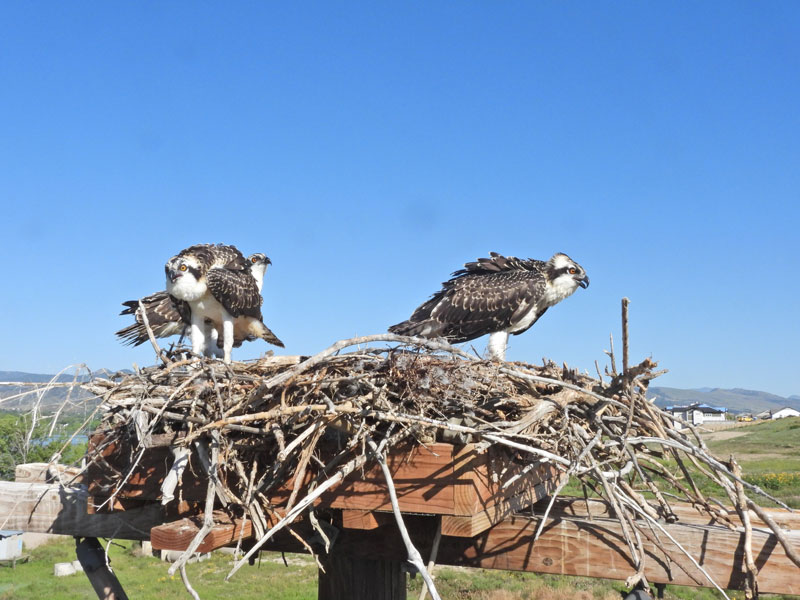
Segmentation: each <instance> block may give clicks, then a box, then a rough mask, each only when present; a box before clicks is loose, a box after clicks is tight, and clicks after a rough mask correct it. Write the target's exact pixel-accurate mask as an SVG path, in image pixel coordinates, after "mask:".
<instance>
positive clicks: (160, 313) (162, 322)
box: [115, 252, 272, 357]
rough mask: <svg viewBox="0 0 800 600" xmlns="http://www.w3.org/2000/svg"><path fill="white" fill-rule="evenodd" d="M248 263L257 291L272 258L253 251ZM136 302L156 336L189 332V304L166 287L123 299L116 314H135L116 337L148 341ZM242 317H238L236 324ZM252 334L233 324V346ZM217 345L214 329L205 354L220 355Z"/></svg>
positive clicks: (219, 338) (131, 341)
mask: <svg viewBox="0 0 800 600" xmlns="http://www.w3.org/2000/svg"><path fill="white" fill-rule="evenodd" d="M247 261H248V263H249V264H250V273H251V274H252V275H253V277H254V278H255V280H256V285H257V287H258V291H259V292H260V291H261V288H262V286H263V284H264V274H265V273H266V270H267V266H268V265H271V264H272V261H271V260H270V259H269V257H268V256H267V255H266V254H262V253H261V252H256V253H255V254H251V255H250V256H248V257H247ZM139 302H141V303H142V305H143V306H144V311H145V316H147V323H148V324H149V325H150V330H151V331H152V332H153V335H154V336H155V337H157V338H167V337H171V336H173V335H180V336H181V338H183V337H184V336H187V335H189V334H190V331H191V325H192V323H191V310H190V309H189V305H188V304H187V303H186V302H184V301H183V300H178V299H177V298H175V297H174V296H170V295H169V294H168V293H167V292H166V290H162V291H160V292H156V293H154V294H150V295H149V296H145V297H144V298H141V299H139V300H128V301H127V302H123V303H122V305H123V306H125V307H126V308H125V309H124V310H123V311H122V312H121V313H119V314H120V315H134V318H135V319H136V322H135V323H133V324H132V325H128V326H127V327H124V328H122V329H120V330H119V331H117V332H116V334H115V335H116V336H117V337H118V338H119V339H120V341H121V342H122V343H124V344H131V345H133V346H138V345H140V344H143V343H145V342H146V341H147V340H148V335H147V328H146V327H145V325H144V321H145V320H144V318H143V316H142V310H141V308H140V307H139ZM241 321H242V319H238V320H237V324H239V323H240V322H241ZM252 339H253V338H252V337H248V336H247V335H246V333H245V332H244V328H243V327H242V326H240V327H238V328H237V327H236V326H234V331H233V346H234V348H237V347H239V346H241V345H242V342H244V341H252ZM218 344H220V345H221V344H222V336H221V335H220V332H219V331H217V329H213V330H212V331H211V340H210V343H209V346H210V348H207V349H205V350H204V352H203V353H204V354H205V355H210V354H212V353H213V354H215V355H217V356H220V357H221V356H222V355H221V353H219V352H221V348H220V346H219V345H218Z"/></svg>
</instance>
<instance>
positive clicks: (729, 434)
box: [702, 429, 747, 442]
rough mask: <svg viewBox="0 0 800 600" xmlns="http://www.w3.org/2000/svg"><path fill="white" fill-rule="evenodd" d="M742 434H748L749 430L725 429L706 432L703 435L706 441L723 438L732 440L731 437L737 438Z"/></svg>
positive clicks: (715, 440) (716, 440)
mask: <svg viewBox="0 0 800 600" xmlns="http://www.w3.org/2000/svg"><path fill="white" fill-rule="evenodd" d="M742 435H747V432H746V431H731V430H729V429H728V430H725V431H714V432H713V433H704V434H703V436H702V437H703V439H704V440H706V441H714V442H718V441H722V440H730V439H733V438H737V437H739V436H742Z"/></svg>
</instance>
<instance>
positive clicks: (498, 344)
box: [488, 331, 508, 361]
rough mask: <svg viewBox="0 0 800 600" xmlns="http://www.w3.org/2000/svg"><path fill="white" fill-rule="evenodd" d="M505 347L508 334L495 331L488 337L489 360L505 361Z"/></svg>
mask: <svg viewBox="0 0 800 600" xmlns="http://www.w3.org/2000/svg"><path fill="white" fill-rule="evenodd" d="M506 346H508V332H507V331H495V332H494V333H493V334H492V335H490V336H489V344H488V350H489V358H490V359H491V360H500V361H505V359H506Z"/></svg>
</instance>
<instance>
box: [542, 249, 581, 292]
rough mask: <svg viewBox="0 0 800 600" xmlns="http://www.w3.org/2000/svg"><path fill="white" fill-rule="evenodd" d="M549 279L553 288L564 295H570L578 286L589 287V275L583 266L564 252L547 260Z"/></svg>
mask: <svg viewBox="0 0 800 600" xmlns="http://www.w3.org/2000/svg"><path fill="white" fill-rule="evenodd" d="M547 279H548V283H549V284H550V285H551V286H553V288H555V289H557V290H560V291H561V293H563V294H564V296H563V297H566V296H569V295H570V294H571V293H572V292H574V291H575V290H576V289H577V288H578V286H580V287H582V288H587V287H589V277H588V276H587V275H586V271H584V270H583V267H582V266H580V265H579V264H578V263H576V262H575V261H574V260H572V259H571V258H570V257H569V256H567V255H566V254H564V253H562V252H559V253H557V254H554V255H553V257H552V258H551V259H550V260H549V261H547Z"/></svg>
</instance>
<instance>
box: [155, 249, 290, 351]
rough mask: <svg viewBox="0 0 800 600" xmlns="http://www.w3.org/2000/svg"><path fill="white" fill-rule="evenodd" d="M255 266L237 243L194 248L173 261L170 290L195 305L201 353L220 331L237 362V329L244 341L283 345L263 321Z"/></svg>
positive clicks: (194, 332)
mask: <svg viewBox="0 0 800 600" xmlns="http://www.w3.org/2000/svg"><path fill="white" fill-rule="evenodd" d="M251 264H252V263H250V262H249V261H248V260H247V259H246V258H245V257H244V256H243V255H242V253H241V252H239V250H238V249H237V248H236V247H235V246H225V245H223V244H217V245H213V244H198V245H195V246H191V247H189V248H186V249H184V250H181V251H180V252H179V253H178V254H177V255H175V256H173V257H172V258H171V259H169V260H168V261H167V264H166V265H165V266H164V272H165V274H166V278H167V293H168V294H170V295H171V296H173V297H174V298H175V299H176V300H178V301H183V302H186V303H187V304H188V306H189V310H190V324H191V327H190V335H191V340H192V352H194V353H195V354H198V355H199V354H201V353H203V352H205V351H207V348H208V345H210V341H213V331H214V330H215V329H216V330H217V332H218V333H221V334H222V335H221V338H222V350H223V358H224V361H225V362H226V363H229V362H230V361H231V349H232V348H233V345H234V341H235V331H238V332H239V336H240V339H251V338H261V339H263V340H265V341H267V342H269V343H271V344H275V345H276V346H280V347H283V342H281V341H280V340H279V339H278V338H277V337H276V336H275V334H274V333H272V332H271V331H270V330H269V328H268V327H267V326H266V325H264V322H263V320H262V317H261V303H262V298H261V294H260V293H259V288H260V286H259V285H258V283H257V281H256V278H255V277H254V276H253V273H252V272H251V269H250V265H251ZM264 269H266V265H265V266H264Z"/></svg>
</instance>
